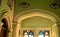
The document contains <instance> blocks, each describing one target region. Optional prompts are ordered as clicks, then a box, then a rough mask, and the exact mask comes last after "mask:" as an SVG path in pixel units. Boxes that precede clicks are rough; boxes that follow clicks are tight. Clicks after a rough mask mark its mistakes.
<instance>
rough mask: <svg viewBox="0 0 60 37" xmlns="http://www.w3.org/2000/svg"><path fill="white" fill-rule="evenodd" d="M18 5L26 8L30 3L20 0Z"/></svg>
mask: <svg viewBox="0 0 60 37" xmlns="http://www.w3.org/2000/svg"><path fill="white" fill-rule="evenodd" d="M19 6H20V7H22V8H27V7H29V6H30V4H29V3H27V2H22V3H20V4H19Z"/></svg>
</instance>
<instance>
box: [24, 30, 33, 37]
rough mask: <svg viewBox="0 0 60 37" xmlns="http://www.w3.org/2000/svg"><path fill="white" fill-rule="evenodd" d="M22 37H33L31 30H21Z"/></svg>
mask: <svg viewBox="0 0 60 37" xmlns="http://www.w3.org/2000/svg"><path fill="white" fill-rule="evenodd" d="M23 36H24V37H34V32H33V30H23Z"/></svg>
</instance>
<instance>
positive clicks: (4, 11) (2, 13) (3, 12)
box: [1, 9, 8, 17]
mask: <svg viewBox="0 0 60 37" xmlns="http://www.w3.org/2000/svg"><path fill="white" fill-rule="evenodd" d="M6 12H8V10H7V9H4V10H3V11H2V12H1V17H2V16H3V15H4V14H5V13H6Z"/></svg>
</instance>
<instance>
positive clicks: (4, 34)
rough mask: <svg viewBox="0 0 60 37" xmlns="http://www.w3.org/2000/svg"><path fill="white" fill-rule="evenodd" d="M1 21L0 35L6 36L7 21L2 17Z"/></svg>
mask: <svg viewBox="0 0 60 37" xmlns="http://www.w3.org/2000/svg"><path fill="white" fill-rule="evenodd" d="M1 22H2V23H3V25H2V28H1V37H7V33H8V22H7V20H6V18H3V19H2V20H1Z"/></svg>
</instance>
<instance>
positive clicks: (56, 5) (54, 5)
mask: <svg viewBox="0 0 60 37" xmlns="http://www.w3.org/2000/svg"><path fill="white" fill-rule="evenodd" d="M49 7H51V8H53V9H57V8H59V7H60V5H59V4H57V3H51V4H50V5H49Z"/></svg>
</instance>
